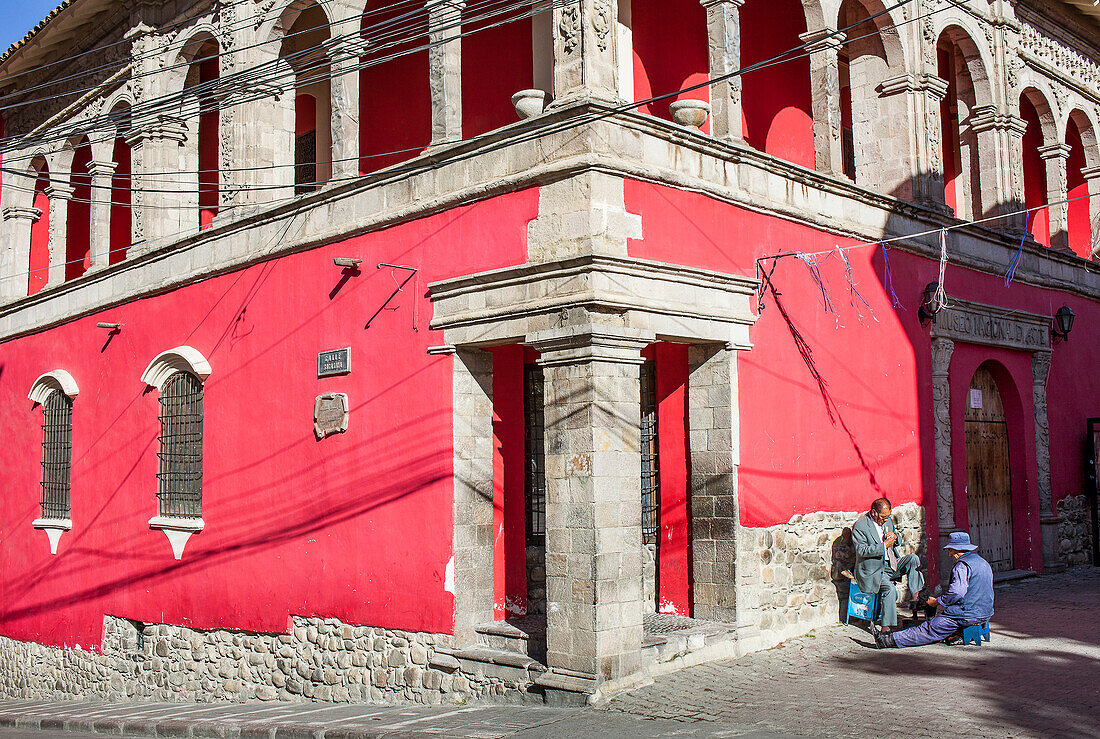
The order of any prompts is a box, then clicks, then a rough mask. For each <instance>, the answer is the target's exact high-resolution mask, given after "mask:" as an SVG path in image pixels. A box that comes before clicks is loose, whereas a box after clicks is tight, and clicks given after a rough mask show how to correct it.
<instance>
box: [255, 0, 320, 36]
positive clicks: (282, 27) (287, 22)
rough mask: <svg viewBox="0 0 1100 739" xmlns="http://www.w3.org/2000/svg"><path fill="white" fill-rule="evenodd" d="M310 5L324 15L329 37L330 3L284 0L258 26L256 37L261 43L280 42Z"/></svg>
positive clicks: (309, 0)
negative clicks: (314, 6)
mask: <svg viewBox="0 0 1100 739" xmlns="http://www.w3.org/2000/svg"><path fill="white" fill-rule="evenodd" d="M311 5H316V6H317V7H318V8H320V10H321V12H322V13H324V16H325V19H326V21H327V22H328V25H329V32H330V36H331V29H332V22H333V21H332V17H333V13H332V10H331V9H330V5H331V3H329V2H326V0H284V1H282V2H279V3H277V4H275V5H274V6H273V7H272V8H271V9H270V10H269V11H268V13H267V17H266V18H264V20H263V21H262V23H261V24H260V27H259V33H258V34H257V35H258V37H259V39H260V41H261V43H265V44H266V43H271V42H273V41H280V40H281V39H282V38H283V37H284V36H286V33H287V31H288V30H289V29H290V27H291V26H293V25H294V22H295V21H297V20H298V16H300V15H301V14H302V12H303V11H305V10H306V9H307V8H308V7H310V6H311Z"/></svg>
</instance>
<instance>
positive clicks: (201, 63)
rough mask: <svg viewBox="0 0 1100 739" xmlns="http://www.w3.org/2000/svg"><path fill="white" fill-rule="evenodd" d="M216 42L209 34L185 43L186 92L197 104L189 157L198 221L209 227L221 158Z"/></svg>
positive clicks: (215, 197) (215, 210)
mask: <svg viewBox="0 0 1100 739" xmlns="http://www.w3.org/2000/svg"><path fill="white" fill-rule="evenodd" d="M218 54H219V50H218V44H217V42H216V41H215V40H214V39H213V38H210V37H208V36H207V37H205V38H202V39H196V40H194V41H192V42H191V43H190V44H189V45H188V49H187V56H188V57H189V58H190V60H191V64H190V65H189V66H188V68H187V78H186V81H185V82H184V90H185V92H189V93H192V94H193V95H194V98H193V100H192V104H193V105H196V107H197V116H198V120H197V121H194V120H193V121H192V124H191V125H192V126H194V129H196V136H195V139H194V144H192V145H191V146H193V147H194V151H193V152H191V154H190V159H191V161H192V162H193V163H194V166H195V168H196V172H197V187H198V205H199V214H198V225H199V228H200V229H204V228H209V227H210V225H211V224H212V223H213V222H214V217H215V216H217V214H218V200H219V175H218V171H219V169H220V164H221V163H220V162H219V160H218V148H219V136H218V129H219V126H220V112H219V110H218V99H217V95H216V94H215V93H216V89H215V87H216V85H217V80H218V77H219V74H220V68H219V59H218Z"/></svg>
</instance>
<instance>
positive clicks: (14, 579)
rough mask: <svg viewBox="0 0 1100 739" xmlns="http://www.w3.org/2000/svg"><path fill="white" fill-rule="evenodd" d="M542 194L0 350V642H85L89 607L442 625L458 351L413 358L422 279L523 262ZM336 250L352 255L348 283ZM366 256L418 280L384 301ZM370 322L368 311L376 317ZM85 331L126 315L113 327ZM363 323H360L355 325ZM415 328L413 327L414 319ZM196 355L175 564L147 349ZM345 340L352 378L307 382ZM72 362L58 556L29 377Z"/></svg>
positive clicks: (378, 272) (424, 311)
mask: <svg viewBox="0 0 1100 739" xmlns="http://www.w3.org/2000/svg"><path fill="white" fill-rule="evenodd" d="M537 201H538V193H537V191H536V190H534V189H532V190H525V191H521V192H517V193H514V194H511V195H507V196H503V197H500V198H496V199H494V200H491V201H487V202H484V203H478V204H474V205H470V206H467V207H463V208H456V209H454V210H451V211H448V212H447V213H444V214H440V215H438V216H433V217H431V218H427V219H424V220H421V221H416V222H413V223H409V224H405V225H402V226H399V227H394V228H391V229H388V230H386V231H383V232H379V233H373V234H368V235H364V236H360V237H356V238H353V239H349V240H347V241H345V242H342V243H340V244H334V245H330V246H325V247H321V248H317V249H315V250H312V251H309V252H304V253H301V254H296V255H293V256H288V257H283V258H281V259H277V260H274V261H270V262H266V263H263V264H259V265H255V266H253V267H250V268H248V269H244V270H241V271H238V272H234V273H231V274H227V275H224V276H220V277H216V278H212V279H209V280H206V281H203V282H200V283H197V284H194V285H191V286H188V287H184V288H181V289H179V290H176V291H174V292H172V293H169V294H165V295H161V296H156V297H150V298H146V299H144V300H140V301H136V302H133V303H129V304H125V305H122V306H118V307H116V308H113V309H110V310H106V311H103V312H101V313H98V314H95V315H90V316H87V317H85V318H81V319H78V320H75V321H72V322H71V323H68V324H66V325H64V326H61V327H58V328H55V329H52V330H49V331H46V332H43V333H40V334H36V335H32V336H28V337H25V338H21V339H16V340H12V341H9V342H7V343H5V344H2V345H0V427H2V428H4V429H5V430H6V432H7V433H6V437H7V438H6V439H5V443H4V444H3V445H0V466H2V467H3V469H4V472H5V473H4V478H3V492H2V494H0V522H2V529H0V572H3V573H4V576H3V578H2V579H0V633H3V634H5V635H7V636H10V637H13V638H17V639H23V640H33V641H39V642H43V643H47V644H57V645H59V644H68V645H72V644H74V643H79V644H81V645H83V646H85V647H88V646H93V645H97V644H98V643H99V641H100V639H101V633H102V618H103V614H114V615H118V616H125V617H128V618H133V619H137V620H141V621H149V622H168V623H180V624H189V625H193V626H195V627H198V628H214V627H219V628H238V629H247V630H257V631H276V632H281V631H284V630H285V629H286V628H287V618H288V616H289V615H290V614H302V615H322V616H326V617H335V618H340V619H343V620H345V621H348V622H351V623H360V624H371V625H379V626H387V627H392V628H401V629H409V630H416V629H423V630H427V631H435V632H449V631H450V630H451V628H452V624H453V601H452V598H451V596H450V595H449V594H448V593H447V592H446V590H445V571H446V568H447V562H448V560H449V559H450V557H451V554H452V542H451V539H452V536H451V532H452V505H453V484H452V479H451V476H452V464H451V459H452V454H453V452H452V427H451V415H452V409H451V405H452V404H451V373H452V360H451V359H450V358H448V357H437V356H429V355H428V354H427V351H426V350H427V348H428V347H429V346H433V345H437V344H439V343H441V341H442V336H441V335H439V334H438V333H436V332H433V331H430V330H429V329H428V321H429V319H430V318H431V309H430V306H429V304H428V302H427V301H426V299H425V297H424V295H425V286H426V285H427V284H428V283H429V282H430V281H433V280H438V279H441V278H445V277H449V276H453V275H457V274H461V273H466V272H472V271H478V270H486V269H492V268H497V267H503V266H507V265H509V264H515V263H519V262H522V261H523V260H524V259H525V255H526V248H525V245H526V230H527V223H528V222H529V221H530V220H531V219H533V218H534V217H535V215H536V212H537ZM334 257H361V258H363V259H364V264H363V267H362V273H361V274H360V275H358V276H350V277H348V276H346V275H345V274H344V273H343V272H342V271H341V270H340V269H338V268H335V267H333V264H332V260H333V258H334ZM377 262H389V263H393V264H409V265H412V266H416V267H419V268H420V269H421V271H420V272H419V273H418V274H417V276H416V278H415V280H414V281H412V282H410V283H409V284H408V285H406V287H405V289H404V290H403V291H402V292H401V293H400V294H398V295H397V296H396V297H395V298H394V300H393V301H391V302H390V303H389V304H388V305H386V307H385V308H384V309H383V307H382V306H383V304H384V303H385V301H386V300H387V298H389V296H390V295H391V294H392V293H393V291H394V277H393V276H392V275H391V274H390V271H389V270H388V269H375V267H374V265H375V264H376V263H377ZM372 316H374V317H373V319H372ZM97 321H111V322H118V323H121V324H122V326H123V327H122V331H121V333H119V334H118V335H117V336H114V337H113V338H110V337H108V336H107V334H106V333H105V332H104V331H102V330H99V329H96V328H95V324H96V322H97ZM368 321H370V326H369V328H364V326H365V325H366V324H367V322H368ZM414 321H415V330H414ZM181 344H188V345H190V346H193V347H195V348H196V349H198V350H199V351H201V352H202V353H203V354H204V355H205V356H206V357H207V358H208V359H209V361H210V364H211V366H212V367H213V374H212V375H211V376H210V378H209V379H208V381H207V382H206V388H205V408H206V417H205V439H204V455H205V456H204V461H203V464H204V489H203V494H204V500H203V518H204V519H205V522H206V530H205V531H203V532H202V533H201V534H198V535H197V536H195V537H192V539H191V541H190V542H189V543H188V544H187V550H186V552H185V553H184V555H183V559H182V560H181V561H179V562H176V561H174V560H173V559H172V553H171V549H170V547H169V544H168V541H167V539H166V538H165V536H164V534H163V533H162V532H160V531H151V530H150V529H149V527H148V521H149V518H150V517H152V516H153V515H154V514H156V512H157V501H156V495H155V492H156V484H157V483H156V471H157V458H156V451H157V440H156V438H157V430H158V424H157V410H158V393H157V392H156V391H155V390H150V389H148V388H147V387H145V386H144V384H143V383H142V382H141V381H140V377H141V374H142V372H143V370H144V369H145V367H146V366H147V365H148V363H149V362H150V360H152V359H153V358H154V357H155V356H156V355H157V354H159V353H160V352H162V351H164V350H167V349H171V348H172V347H175V346H178V345H181ZM346 346H350V347H351V348H352V360H351V362H352V363H351V366H352V373H351V374H350V375H347V376H343V377H334V378H325V379H317V378H316V356H317V352H319V351H322V350H326V349H334V348H339V347H346ZM58 368H61V369H65V370H67V371H69V372H70V373H71V374H72V375H73V377H74V378H75V379H76V381H77V383H78V384H79V386H80V394H79V396H78V397H77V398H76V401H75V403H74V408H73V411H74V416H73V466H72V491H73V492H72V520H73V530H72V531H71V532H69V533H67V534H65V535H64V536H63V537H62V539H61V543H60V547H59V552H58V554H57V556H51V555H50V553H49V547H48V543H47V540H46V536H45V534H44V533H42V532H40V531H35V530H33V529H32V528H31V521H32V520H33V519H34V518H36V517H37V515H38V499H39V484H38V483H39V474H40V469H39V464H38V462H39V459H40V457H41V446H40V444H41V431H40V424H41V418H42V416H41V411H40V409H38V408H35V407H32V404H31V402H30V401H29V400H27V392H28V391H29V390H30V387H31V385H32V383H33V382H34V380H35V378H36V377H37V376H38V375H40V374H41V373H43V372H46V371H49V370H53V369H58ZM325 392H346V393H348V395H349V399H350V404H351V423H350V428H349V429H348V431H347V432H346V433H344V434H340V435H336V436H333V437H330V438H328V439H325V440H323V441H320V442H318V441H317V440H316V439H315V438H314V436H313V421H312V416H313V404H314V398H315V396H316V395H318V394H320V393H325Z"/></svg>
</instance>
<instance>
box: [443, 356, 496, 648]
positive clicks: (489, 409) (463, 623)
mask: <svg viewBox="0 0 1100 739" xmlns="http://www.w3.org/2000/svg"><path fill="white" fill-rule="evenodd" d="M452 388H453V389H452V392H453V399H454V418H453V423H454V559H453V560H452V562H453V565H452V567H453V569H452V575H453V594H454V600H455V625H454V638H455V645H456V646H458V647H464V646H469V645H470V644H473V643H474V641H475V640H476V638H477V635H476V633H475V632H474V627H475V626H477V625H478V624H480V623H485V622H487V621H492V620H493V618H494V615H493V606H494V603H495V599H496V594H495V590H494V584H493V355H492V354H491V353H489V352H487V351H482V350H480V349H468V348H465V347H460V348H459V349H458V350H457V351H456V352H455V355H454V369H453V385H452Z"/></svg>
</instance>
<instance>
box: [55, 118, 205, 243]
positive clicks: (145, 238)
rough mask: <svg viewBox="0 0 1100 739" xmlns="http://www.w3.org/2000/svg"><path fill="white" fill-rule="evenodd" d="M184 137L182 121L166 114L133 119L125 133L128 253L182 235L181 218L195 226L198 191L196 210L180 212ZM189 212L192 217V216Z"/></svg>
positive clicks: (185, 183)
mask: <svg viewBox="0 0 1100 739" xmlns="http://www.w3.org/2000/svg"><path fill="white" fill-rule="evenodd" d="M186 141H187V126H186V124H185V123H184V121H182V120H179V119H176V118H171V117H168V116H156V117H155V118H153V119H151V120H146V121H142V122H141V125H138V122H137V121H135V127H134V129H133V130H131V131H130V133H129V134H128V135H127V137H126V143H127V144H129V146H130V156H131V169H130V171H131V174H130V182H131V188H132V195H131V206H130V207H131V210H130V212H131V218H132V219H133V221H132V223H133V239H132V244H133V245H132V246H131V248H130V250H129V251H128V254H130V255H134V256H136V255H138V254H141V253H143V252H146V251H149V250H150V249H154V248H157V247H159V246H162V245H163V244H164V243H165V242H167V241H168V240H169V239H171V238H173V237H178V236H182V230H183V229H182V224H183V223H184V220H183V219H184V218H186V219H187V222H188V223H190V222H191V221H193V222H194V228H193V229H192V230H197V229H198V216H197V212H198V211H197V207H198V202H197V193H195V196H196V204H195V207H196V211H195V213H187V214H184V213H183V210H184V201H185V198H184V193H185V192H187V191H188V190H189V189H190V188H189V185H188V173H187V172H181V171H180V166H179V148H180V146H182V145H183V144H184V142H186ZM146 190H148V191H149V194H150V197H148V198H147V197H146ZM192 215H193V216H195V217H194V218H191V216H192ZM51 224H52V218H51Z"/></svg>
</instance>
